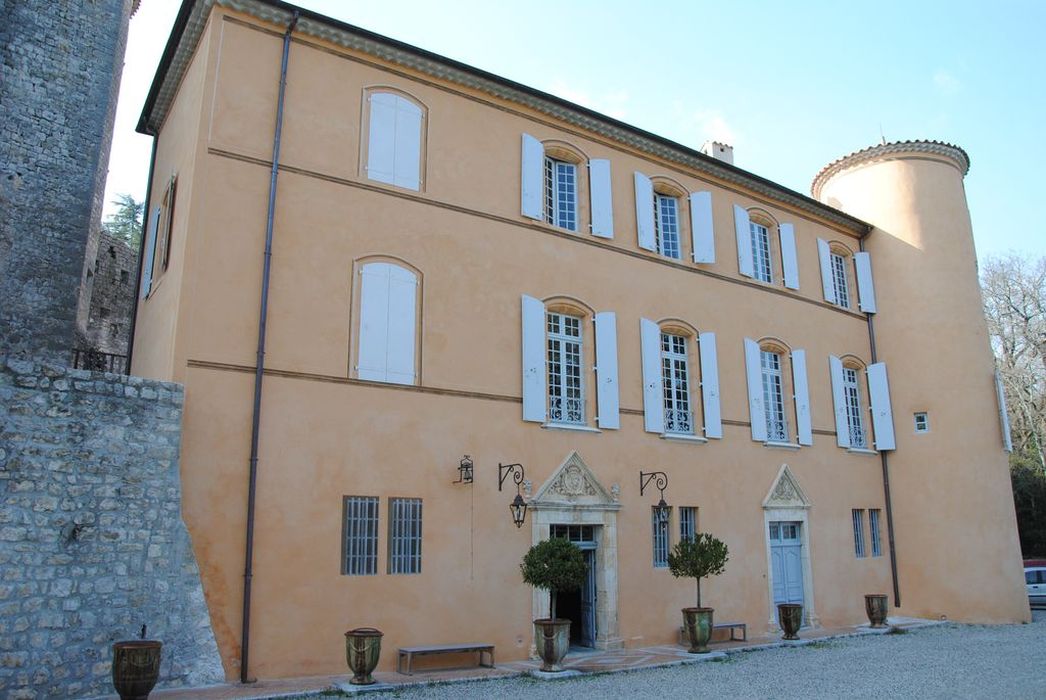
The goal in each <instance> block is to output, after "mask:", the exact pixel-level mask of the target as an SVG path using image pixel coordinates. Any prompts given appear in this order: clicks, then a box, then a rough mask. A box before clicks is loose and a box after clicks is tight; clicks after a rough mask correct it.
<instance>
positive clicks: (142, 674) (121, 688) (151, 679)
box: [113, 639, 163, 700]
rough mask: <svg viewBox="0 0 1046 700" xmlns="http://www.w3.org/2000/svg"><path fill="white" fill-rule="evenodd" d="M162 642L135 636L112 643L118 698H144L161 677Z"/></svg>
mask: <svg viewBox="0 0 1046 700" xmlns="http://www.w3.org/2000/svg"><path fill="white" fill-rule="evenodd" d="M162 647H163V642H158V641H156V640H153V639H134V640H127V641H122V642H114V643H113V687H114V688H115V689H116V692H117V693H118V694H119V696H120V700H146V698H148V697H149V693H150V692H152V689H153V686H155V685H156V680H157V679H158V678H159V677H160V649H161V648H162Z"/></svg>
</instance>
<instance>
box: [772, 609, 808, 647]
mask: <svg viewBox="0 0 1046 700" xmlns="http://www.w3.org/2000/svg"><path fill="white" fill-rule="evenodd" d="M777 621H778V623H780V625H781V630H782V631H783V632H784V636H783V637H782V638H781V639H789V640H791V639H799V628H800V627H802V625H803V606H802V605H800V604H799V603H781V604H780V605H778V606H777Z"/></svg>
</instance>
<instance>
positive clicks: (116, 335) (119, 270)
mask: <svg viewBox="0 0 1046 700" xmlns="http://www.w3.org/2000/svg"><path fill="white" fill-rule="evenodd" d="M137 279H138V251H136V250H135V249H134V248H131V247H130V246H129V245H127V244H126V243H124V242H123V241H122V240H119V239H117V238H113V237H112V236H110V235H109V234H107V233H105V232H104V231H103V232H102V233H101V234H99V237H98V257H97V259H96V260H95V264H94V282H93V284H92V285H91V306H90V312H89V314H88V317H87V328H86V342H87V347H89V348H90V349H92V350H97V351H98V352H104V353H111V354H115V355H127V340H128V337H129V331H130V328H131V314H132V313H133V312H134V293H135V283H136V282H137Z"/></svg>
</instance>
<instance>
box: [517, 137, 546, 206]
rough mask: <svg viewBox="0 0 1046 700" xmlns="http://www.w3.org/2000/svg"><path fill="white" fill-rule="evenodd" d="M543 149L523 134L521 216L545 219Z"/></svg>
mask: <svg viewBox="0 0 1046 700" xmlns="http://www.w3.org/2000/svg"><path fill="white" fill-rule="evenodd" d="M544 195H545V147H544V146H542V145H541V142H540V141H538V140H537V139H536V138H534V137H533V136H531V135H530V134H523V172H522V189H521V195H520V196H521V200H522V207H521V210H522V212H523V216H525V217H527V218H530V219H537V220H538V221H543V220H544V218H545V203H544V201H543V200H544Z"/></svg>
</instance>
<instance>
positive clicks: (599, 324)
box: [596, 311, 621, 430]
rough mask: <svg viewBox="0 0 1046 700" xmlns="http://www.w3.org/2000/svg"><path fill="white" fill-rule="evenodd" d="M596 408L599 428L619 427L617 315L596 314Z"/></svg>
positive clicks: (607, 312)
mask: <svg viewBox="0 0 1046 700" xmlns="http://www.w3.org/2000/svg"><path fill="white" fill-rule="evenodd" d="M596 382H597V383H596V409H597V411H598V413H599V415H598V422H599V427H600V428H610V429H613V430H617V429H618V428H620V427H621V415H620V409H619V402H618V385H617V316H616V315H615V314H614V312H613V311H603V312H600V313H598V314H596Z"/></svg>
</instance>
